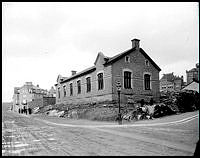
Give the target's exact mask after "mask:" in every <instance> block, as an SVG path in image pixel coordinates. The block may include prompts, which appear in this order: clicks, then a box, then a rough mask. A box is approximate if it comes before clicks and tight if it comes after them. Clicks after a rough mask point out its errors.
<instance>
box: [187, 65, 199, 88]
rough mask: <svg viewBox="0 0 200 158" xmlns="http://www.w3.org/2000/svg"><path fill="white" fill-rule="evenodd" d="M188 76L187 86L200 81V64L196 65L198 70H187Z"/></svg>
mask: <svg viewBox="0 0 200 158" xmlns="http://www.w3.org/2000/svg"><path fill="white" fill-rule="evenodd" d="M186 75H187V84H190V83H191V82H192V81H194V80H195V81H199V63H197V64H196V68H193V69H191V70H189V71H187V70H186Z"/></svg>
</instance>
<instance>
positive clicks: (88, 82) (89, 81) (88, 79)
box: [86, 77, 91, 92]
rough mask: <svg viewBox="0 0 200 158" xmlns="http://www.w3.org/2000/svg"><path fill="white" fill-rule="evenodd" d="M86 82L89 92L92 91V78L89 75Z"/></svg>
mask: <svg viewBox="0 0 200 158" xmlns="http://www.w3.org/2000/svg"><path fill="white" fill-rule="evenodd" d="M86 84H87V92H90V91H91V78H90V77H87V78H86Z"/></svg>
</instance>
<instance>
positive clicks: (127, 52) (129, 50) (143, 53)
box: [104, 47, 161, 71]
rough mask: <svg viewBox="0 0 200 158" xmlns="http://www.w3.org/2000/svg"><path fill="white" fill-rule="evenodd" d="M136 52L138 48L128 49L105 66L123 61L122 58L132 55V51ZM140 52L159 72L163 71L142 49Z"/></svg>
mask: <svg viewBox="0 0 200 158" xmlns="http://www.w3.org/2000/svg"><path fill="white" fill-rule="evenodd" d="M135 50H136V48H135V47H134V48H131V49H128V50H126V51H124V52H122V53H120V54H117V55H115V56H114V57H112V58H109V59H108V60H107V62H106V63H105V64H104V65H107V64H112V63H114V62H115V61H117V60H119V59H121V58H122V57H124V56H126V55H128V54H129V53H131V52H132V51H135ZM139 52H140V53H142V55H144V57H145V58H147V59H148V60H149V61H150V62H151V63H152V65H153V66H154V67H155V68H156V69H157V70H158V71H161V69H160V67H159V66H158V65H157V64H156V63H155V62H154V61H153V60H152V59H151V58H150V57H149V56H148V55H147V53H146V52H145V51H144V50H143V49H142V48H140V49H139Z"/></svg>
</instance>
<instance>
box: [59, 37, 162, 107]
mask: <svg viewBox="0 0 200 158" xmlns="http://www.w3.org/2000/svg"><path fill="white" fill-rule="evenodd" d="M139 41H140V40H138V39H134V40H132V48H131V49H129V50H127V51H125V52H122V53H120V54H118V55H116V56H114V57H106V56H105V55H104V54H103V53H101V52H100V53H98V55H97V58H96V60H95V62H94V66H92V67H90V68H88V69H86V70H84V71H82V72H79V73H76V71H72V76H70V77H62V76H61V75H59V76H58V78H57V83H56V84H55V86H56V103H57V104H61V103H63V104H85V103H97V102H115V101H117V99H118V95H117V87H116V82H120V83H121V86H122V87H121V98H120V99H121V103H122V104H127V103H128V101H129V100H132V101H139V100H141V99H144V100H148V101H149V100H150V99H151V98H153V99H154V100H155V101H158V100H159V96H160V93H159V72H160V71H161V69H160V68H159V67H158V66H157V65H156V63H155V62H154V61H153V60H152V59H151V58H150V57H149V56H148V55H147V54H146V52H145V51H144V50H143V49H142V48H140V46H139Z"/></svg>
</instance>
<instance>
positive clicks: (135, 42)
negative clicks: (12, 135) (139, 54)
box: [131, 38, 140, 50]
mask: <svg viewBox="0 0 200 158" xmlns="http://www.w3.org/2000/svg"><path fill="white" fill-rule="evenodd" d="M131 42H132V48H134V47H135V48H136V49H137V50H138V49H139V48H140V40H139V39H136V38H135V39H133V40H131Z"/></svg>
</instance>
